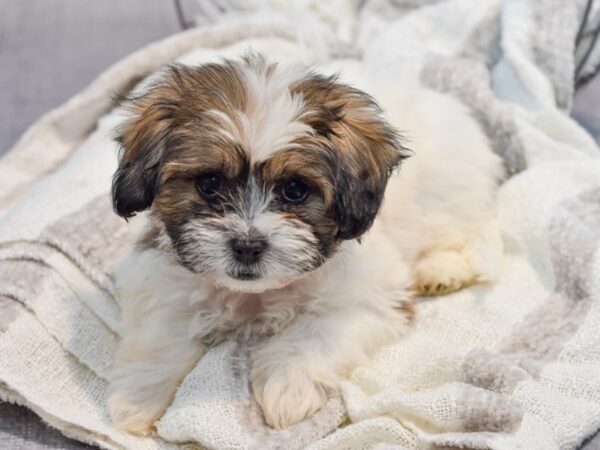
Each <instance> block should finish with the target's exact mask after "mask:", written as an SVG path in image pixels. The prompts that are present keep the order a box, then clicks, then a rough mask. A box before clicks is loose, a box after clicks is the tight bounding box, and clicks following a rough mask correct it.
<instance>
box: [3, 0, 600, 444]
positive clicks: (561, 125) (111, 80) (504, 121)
mask: <svg viewBox="0 0 600 450" xmlns="http://www.w3.org/2000/svg"><path fill="white" fill-rule="evenodd" d="M216 3H223V2H216ZM278 5H279V2H276V1H273V2H270V3H269V4H267V5H264V6H263V7H261V8H258V10H256V8H254V10H253V11H251V10H250V6H256V5H255V4H254V2H237V3H236V4H235V5H234V4H230V5H229V6H230V8H231V9H229V10H228V12H227V13H226V14H220V15H218V16H215V17H212V20H213V22H215V23H213V24H212V25H210V26H206V27H204V28H200V29H194V30H191V31H188V32H186V33H182V34H180V35H177V36H175V37H172V38H169V39H167V40H165V41H162V42H159V43H157V44H154V45H152V46H150V47H148V48H146V49H143V50H141V51H139V52H138V53H136V54H134V55H132V56H130V57H128V58H126V59H125V60H123V61H122V62H121V63H119V64H117V65H116V66H114V67H113V68H111V69H110V70H109V71H107V72H106V73H105V74H103V75H102V76H101V77H100V78H99V79H98V80H97V81H96V82H95V83H94V84H93V85H91V86H90V87H89V88H88V89H87V90H85V91H84V92H82V93H81V94H79V95H78V96H76V97H74V98H73V99H72V100H71V101H70V102H68V103H67V104H65V105H64V106H63V107H61V108H59V109H58V110H55V111H53V112H51V113H50V114H48V115H47V116H45V117H44V118H42V119H41V120H40V121H39V122H38V123H37V124H36V125H34V126H33V127H32V128H31V129H30V130H29V131H28V133H27V134H26V135H25V136H24V137H23V138H22V139H21V141H20V142H19V143H18V144H17V145H16V147H15V148H14V149H13V150H12V151H11V152H10V153H9V154H8V155H7V156H6V157H5V158H4V159H3V160H0V398H1V399H4V400H8V401H12V402H16V403H20V404H23V405H26V406H27V407H29V408H31V409H32V410H33V411H34V412H36V413H37V414H38V415H40V416H41V417H42V418H43V419H44V420H45V421H46V422H48V423H49V424H50V425H52V426H54V427H56V428H58V429H60V430H61V431H62V432H63V433H64V434H66V435H68V436H72V437H74V438H76V439H79V440H82V441H86V442H90V443H94V444H96V445H99V446H101V447H104V448H109V449H117V448H132V449H152V448H156V449H170V448H178V447H188V446H189V447H193V446H195V445H197V446H200V447H206V448H215V449H269V448H273V449H277V448H285V449H300V448H310V449H323V450H325V449H348V448H352V449H355V448H356V449H368V448H369V449H370V448H398V449H405V448H406V449H422V448H447V447H461V448H464V447H468V448H493V449H516V448H522V449H555V448H556V449H558V448H560V449H563V448H564V449H570V448H576V447H577V446H578V445H580V443H581V442H582V441H583V440H584V439H585V438H586V437H587V436H589V435H590V434H592V433H594V432H595V431H596V430H597V429H598V428H600V332H598V324H599V323H600V158H599V156H600V154H599V153H598V148H597V147H596V145H595V143H594V142H593V140H592V139H591V138H590V137H589V136H588V135H587V134H586V133H585V132H584V131H583V130H582V129H580V128H579V126H578V125H577V124H575V123H574V122H573V121H572V120H571V119H570V118H569V117H568V115H567V113H568V110H569V107H570V103H571V99H572V94H573V92H572V84H573V65H574V62H573V49H574V46H573V42H574V37H575V33H576V31H577V30H576V29H577V14H578V9H577V4H576V3H573V2H569V1H561V0H504V1H499V0H498V1H496V0H486V1H479V0H443V1H435V0H429V1H418V0H396V1H395V2H392V1H385V0H372V1H366V2H359V1H354V2H347V1H342V0H338V1H332V2H316V1H315V2H311V1H309V0H305V1H302V0H297V1H295V2H293V4H292V6H291V7H290V5H288V7H287V8H285V9H283V8H281V7H280V6H278ZM294 8H298V9H297V10H296V9H294ZM248 48H253V49H255V50H262V51H264V52H265V53H267V54H268V55H270V57H271V58H272V59H274V60H282V61H290V60H298V59H300V60H303V61H305V62H309V63H314V64H315V65H316V67H317V68H319V67H320V66H323V67H338V68H342V70H344V69H345V68H346V69H347V70H362V71H365V72H368V73H372V74H377V73H381V72H384V71H385V72H386V73H398V74H399V75H400V74H402V76H406V75H407V74H409V75H410V76H413V77H416V78H418V79H419V80H420V82H421V83H422V84H423V85H425V86H426V87H428V88H430V89H434V90H437V91H439V92H443V93H447V94H448V95H454V96H456V97H457V98H459V99H460V100H461V101H463V102H464V103H465V104H466V105H467V106H468V107H469V108H470V109H471V112H472V114H473V115H474V117H476V118H477V120H478V121H479V122H480V124H481V126H482V128H483V129H484V130H485V132H486V133H487V135H488V136H489V139H490V141H491V143H492V145H493V148H494V149H495V151H497V152H498V153H499V154H500V155H501V156H502V157H503V158H504V161H505V163H506V167H507V171H508V173H509V174H510V177H508V178H507V180H506V181H505V183H504V184H503V186H502V188H501V189H500V193H499V202H498V214H499V217H500V222H501V226H502V229H503V234H504V239H505V247H506V257H505V262H504V267H503V270H502V275H501V277H500V280H499V281H498V282H497V283H495V284H492V285H479V286H473V287H471V288H469V289H466V290H463V291H461V292H458V293H455V294H452V295H449V296H446V297H440V298H435V299H429V300H424V299H423V300H420V301H419V302H418V304H417V311H416V321H415V324H414V327H413V329H412V330H411V331H410V333H409V334H408V335H406V336H405V337H403V338H402V339H399V340H398V341H397V342H394V343H392V344H391V345H389V346H387V347H385V348H382V349H381V350H380V351H379V352H378V353H377V355H376V356H375V358H374V359H373V361H372V362H371V363H370V364H369V365H367V366H365V367H360V368H358V369H357V370H356V371H355V372H354V373H353V375H352V378H351V379H350V380H349V381H348V382H346V383H345V384H344V385H343V388H342V392H341V395H340V396H338V397H334V398H331V399H330V401H329V403H328V404H327V405H326V406H325V407H324V408H323V409H322V410H320V411H319V412H318V413H317V414H316V415H315V416H314V417H312V418H310V419H308V420H306V421H305V422H303V423H300V424H298V425H295V426H293V427H291V428H290V429H288V430H285V431H275V430H272V429H270V428H269V427H267V426H266V425H265V424H264V423H263V421H262V417H261V413H260V410H259V408H258V407H257V405H256V404H255V402H254V401H253V399H252V395H251V393H250V391H249V384H248V378H247V364H248V361H247V351H246V350H247V349H246V348H245V346H244V344H243V343H240V342H229V343H226V344H223V345H221V346H218V347H216V348H214V349H212V350H211V351H209V352H208V354H207V355H206V356H205V357H204V358H203V359H202V360H201V361H200V362H199V363H198V365H197V366H196V367H195V368H194V369H193V370H192V372H191V373H190V374H189V375H188V376H187V377H186V378H185V379H184V380H183V382H182V384H181V386H180V388H179V389H178V391H177V394H176V398H175V400H174V402H173V403H172V405H171V406H170V407H169V409H168V410H167V412H166V414H165V415H164V416H163V417H162V418H161V419H160V421H159V422H158V423H157V433H156V435H153V436H146V437H135V436H129V435H126V434H123V433H120V432H119V431H117V430H115V429H114V428H113V427H112V425H111V423H110V420H109V418H108V414H107V411H106V405H105V401H106V389H107V381H106V374H107V370H108V368H109V366H110V363H111V357H112V353H113V351H114V348H115V344H116V342H117V340H118V336H119V329H118V320H119V308H118V303H117V302H116V300H115V297H114V286H113V281H112V278H111V272H112V270H113V268H114V264H115V262H116V260H117V259H118V257H119V255H120V254H121V252H122V251H123V249H124V248H125V247H126V246H127V245H128V243H129V241H130V225H128V224H126V223H125V222H124V221H122V220H121V219H119V218H118V217H116V215H114V214H113V213H112V211H111V207H110V200H109V186H110V179H111V175H112V172H113V171H114V169H115V166H116V148H115V144H114V143H113V142H112V141H111V139H110V136H109V134H110V130H111V128H112V127H113V126H114V125H115V123H117V121H118V120H119V117H118V112H112V113H111V112H110V108H111V102H110V97H111V95H112V94H114V93H125V92H127V91H128V89H130V88H131V87H132V86H134V85H135V84H136V83H137V82H139V80H140V79H142V78H143V77H144V76H146V75H148V74H149V73H151V72H152V71H153V70H155V69H156V68H157V67H159V66H160V65H161V64H164V63H168V62H171V61H174V60H176V59H179V60H181V61H183V62H189V63H199V62H203V61H208V60H214V59H215V58H219V57H221V56H236V55H239V54H240V53H241V52H243V51H244V50H245V49H248ZM416 150H417V153H418V149H416ZM416 157H418V155H417V156H416Z"/></svg>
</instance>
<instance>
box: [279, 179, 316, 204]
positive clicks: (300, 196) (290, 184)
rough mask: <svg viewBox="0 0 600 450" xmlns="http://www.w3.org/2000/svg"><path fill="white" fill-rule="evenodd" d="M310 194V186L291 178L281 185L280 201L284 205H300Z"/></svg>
mask: <svg viewBox="0 0 600 450" xmlns="http://www.w3.org/2000/svg"><path fill="white" fill-rule="evenodd" d="M309 193H310V186H309V185H308V184H306V183H305V182H304V181H302V180H299V179H297V178H292V179H290V180H288V181H285V182H284V183H283V184H282V185H281V199H282V200H283V201H284V202H286V203H293V204H298V203H302V202H303V201H304V200H306V198H307V197H308V194H309Z"/></svg>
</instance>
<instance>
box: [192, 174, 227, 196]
mask: <svg viewBox="0 0 600 450" xmlns="http://www.w3.org/2000/svg"><path fill="white" fill-rule="evenodd" d="M222 185H223V175H221V174H220V173H216V172H210V173H205V174H203V175H200V176H199V177H198V178H196V188H197V189H198V192H200V194H201V195H202V196H203V197H205V198H207V199H213V198H216V197H217V196H218V195H219V190H220V189H221V186H222Z"/></svg>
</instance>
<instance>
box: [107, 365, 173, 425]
mask: <svg viewBox="0 0 600 450" xmlns="http://www.w3.org/2000/svg"><path fill="white" fill-rule="evenodd" d="M173 394H174V392H173V389H171V387H170V386H168V387H167V386H165V385H164V383H163V385H159V386H157V385H156V384H144V379H143V377H141V376H127V377H119V378H118V379H117V380H113V383H112V385H111V387H110V394H109V397H108V411H109V414H110V418H111V419H112V422H113V424H114V426H115V427H116V428H117V429H119V430H121V431H124V432H127V433H131V434H138V435H143V434H148V433H150V432H152V431H153V429H154V423H155V422H156V421H157V420H158V419H159V418H160V416H162V415H163V413H164V412H165V410H166V409H167V407H168V406H169V404H170V403H171V401H172V399H173Z"/></svg>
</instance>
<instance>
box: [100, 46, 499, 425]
mask: <svg viewBox="0 0 600 450" xmlns="http://www.w3.org/2000/svg"><path fill="white" fill-rule="evenodd" d="M427 96H429V97H427ZM432 96H433V97H432ZM425 97H426V98H424V100H423V102H424V104H427V103H431V105H430V107H431V108H430V109H432V110H437V109H439V108H440V107H442V108H446V109H449V111H447V112H448V113H450V114H453V113H456V114H458V113H462V114H463V115H464V120H463V122H465V123H464V124H462V131H463V132H464V133H465V135H464V137H466V138H469V139H470V140H471V143H470V144H469V145H471V146H472V147H473V148H474V150H472V151H471V152H469V151H466V152H463V153H465V155H463V157H462V158H463V159H465V160H466V162H465V164H466V166H468V167H467V168H466V169H465V170H466V171H467V173H465V175H466V176H469V174H470V172H469V170H471V171H472V173H475V172H481V174H480V175H478V176H479V179H480V183H479V184H480V186H475V187H474V186H472V185H470V186H469V187H468V189H467V187H466V186H465V188H464V191H465V192H461V190H460V188H461V187H460V186H459V188H458V191H457V192H456V195H458V196H460V195H463V194H464V193H466V192H467V191H471V190H472V189H473V188H475V189H476V190H478V191H479V192H477V193H473V192H469V194H468V195H469V198H468V199H465V200H464V202H465V203H467V202H468V205H469V208H479V212H471V213H469V214H466V215H465V214H463V213H462V212H460V211H459V212H458V213H457V214H458V217H457V218H453V219H448V220H447V221H446V223H443V224H442V223H441V222H444V220H445V219H444V217H445V216H444V215H447V214H452V211H447V209H448V207H449V205H446V204H444V205H442V204H441V203H440V201H439V200H440V197H443V196H446V195H448V191H447V190H448V186H450V185H452V182H451V181H449V180H450V179H451V178H452V179H453V178H454V177H455V176H456V175H457V174H456V173H455V172H453V173H452V174H450V173H449V174H448V175H446V176H445V178H444V176H443V175H442V176H441V178H440V175H439V173H438V174H435V170H433V171H432V169H439V168H441V167H442V166H441V165H442V164H443V161H444V159H443V158H441V160H440V161H441V162H439V163H437V164H439V165H436V164H431V163H427V160H424V161H425V162H424V163H423V164H421V166H419V164H415V165H414V167H415V169H414V170H412V175H411V173H409V174H408V176H407V177H406V181H404V182H401V181H398V182H397V183H395V186H390V190H391V192H392V195H393V197H394V198H392V203H393V204H390V202H389V201H388V202H387V203H386V205H390V207H389V208H388V207H387V206H386V209H389V210H390V212H389V213H387V214H385V213H384V214H383V215H382V217H381V218H380V219H378V220H377V221H376V222H375V225H374V221H375V217H376V215H377V213H378V211H379V210H380V207H381V205H382V201H383V196H384V192H385V191H386V185H387V184H388V180H389V179H390V176H391V175H392V172H393V171H394V169H395V168H396V167H397V166H398V165H399V163H400V162H401V161H402V159H403V158H405V157H407V156H408V155H409V152H408V151H407V150H406V149H405V148H404V147H403V145H402V144H401V141H400V139H399V136H398V134H397V133H396V131H395V129H394V128H393V127H392V126H391V125H390V124H389V123H388V122H387V121H386V120H385V119H384V118H383V115H382V111H381V109H380V108H379V106H378V105H377V104H376V103H375V101H374V100H373V99H372V98H371V97H370V96H369V95H367V94H366V93H364V92H361V91H359V90H357V89H355V88H352V87H350V86H348V85H345V84H342V83H340V82H338V81H337V80H336V78H335V77H325V76H322V75H319V74H317V73H313V72H308V71H306V70H305V69H298V68H292V69H284V68H280V67H278V66H277V65H276V64H269V63H268V62H266V61H265V59H264V58H262V57H260V56H256V55H254V56H249V57H246V58H244V59H242V60H240V61H224V62H222V63H219V64H207V65H203V66H199V67H186V66H172V67H170V68H169V69H168V70H167V71H166V72H164V73H163V74H162V75H161V76H160V77H159V78H158V80H157V81H155V82H154V83H153V84H152V85H150V86H149V87H147V88H146V89H145V90H144V92H143V93H141V94H140V95H138V96H136V97H134V98H132V99H130V100H128V101H127V102H126V106H127V107H128V110H129V114H130V115H129V118H128V119H127V120H126V121H125V122H124V123H123V125H122V127H121V128H120V130H119V141H120V144H121V146H122V149H123V152H122V156H121V160H120V164H119V168H118V170H117V172H116V173H115V176H114V180H113V200H114V208H115V211H116V212H117V213H118V214H119V215H120V216H122V217H125V218H128V217H131V216H133V215H135V214H136V213H138V212H141V211H146V210H147V212H146V213H144V216H145V222H146V223H145V226H144V229H143V231H142V232H141V234H140V237H139V241H138V244H137V246H136V248H135V249H134V250H133V251H132V252H131V254H130V255H129V256H128V257H127V259H126V260H125V261H124V262H123V264H122V265H121V268H120V269H119V271H118V274H117V283H118V288H119V291H120V297H121V302H122V311H123V324H122V325H123V330H122V332H123V338H122V341H121V343H120V347H119V350H118V354H117V357H116V360H115V366H114V370H113V374H112V379H111V396H110V401H109V403H110V405H109V406H110V412H111V416H112V418H113V420H114V422H115V423H116V425H117V426H118V427H120V428H122V429H125V430H127V431H131V432H135V433H142V432H145V431H147V430H148V429H150V428H151V427H152V425H153V423H154V422H155V420H156V419H157V418H158V417H160V415H161V414H162V413H163V412H164V410H165V408H166V407H167V406H168V405H169V403H170V402H171V401H172V398H173V395H174V392H175V389H176V387H177V385H178V384H179V382H180V381H181V379H182V378H183V377H184V376H185V375H186V374H187V373H188V371H189V370H190V369H191V368H192V367H193V366H194V364H195V363H196V362H197V361H198V359H199V358H200V357H201V356H202V354H203V353H204V352H205V350H206V348H207V347H208V346H210V345H214V344H215V343H218V342H220V341H222V340H224V339H226V338H230V337H235V336H236V335H237V336H238V337H239V336H243V337H250V336H261V337H262V340H261V341H260V344H259V345H258V346H257V347H256V350H255V351H254V353H253V355H252V372H251V380H252V386H253V390H254V395H255V397H256V400H257V401H258V403H259V404H260V405H261V407H262V409H263V412H264V416H265V420H266V422H267V423H268V424H270V425H272V426H273V427H276V428H284V427H286V426H289V425H291V424H294V423H296V422H298V421H300V420H302V419H304V418H306V417H307V416H309V415H311V414H312V413H314V412H315V411H316V410H318V409H319V408H320V407H321V406H322V405H323V403H324V402H325V400H326V398H327V393H328V392H329V391H330V390H333V389H336V387H337V385H338V383H339V381H340V380H341V379H343V378H344V377H347V376H348V374H349V371H350V370H351V369H352V368H354V367H355V366H356V365H358V364H361V363H363V362H364V361H365V360H366V359H367V358H368V356H369V355H370V354H371V353H372V351H373V350H374V349H376V348H377V347H379V346H381V345H383V344H384V343H386V342H388V341H390V340H391V339H392V338H393V337H394V336H396V335H398V333H401V332H402V331H403V330H404V329H405V328H406V324H407V323H408V321H409V318H410V311H411V308H410V303H409V297H410V292H411V291H410V289H411V286H417V287H418V288H419V289H420V291H421V292H423V293H436V292H443V291H450V290H455V289H457V288H460V287H461V286H462V285H465V284H468V283H471V282H474V281H478V280H481V279H484V278H487V277H488V275H487V274H486V271H485V270H483V269H481V267H480V266H481V264H480V262H478V260H477V258H478V256H477V254H476V253H477V252H476V251H475V250H473V249H474V248H475V245H474V243H475V242H478V240H481V239H480V237H481V236H483V235H485V234H486V233H488V234H489V232H488V231H485V230H489V229H490V226H489V224H490V223H491V224H492V228H493V223H494V222H493V213H491V211H492V205H493V195H494V185H495V180H496V179H497V178H498V176H499V174H500V173H501V168H500V164H499V161H498V159H497V158H496V157H495V156H494V155H493V154H492V153H491V152H490V151H489V148H488V145H487V142H486V141H485V137H484V136H483V134H482V133H481V132H480V131H479V129H478V128H477V126H476V125H475V124H474V123H473V122H472V120H471V119H470V118H469V117H468V114H466V112H465V111H462V110H460V108H462V107H461V106H460V105H458V104H457V103H456V102H454V101H453V100H445V99H443V98H438V97H436V94H434V93H428V94H426V95H425ZM396 100H398V99H396ZM403 100H404V104H406V103H407V102H408V103H411V102H412V100H408V99H403ZM444 102H445V103H444ZM391 103H392V104H393V105H396V106H392V107H391V109H392V112H394V111H393V110H394V108H396V109H397V108H398V106H397V105H398V104H402V103H403V102H391ZM396 112H397V114H396V116H397V117H402V115H403V114H404V112H403V111H396ZM427 114H428V113H427V112H426V113H425V116H427ZM437 114H438V116H439V113H437ZM455 120H456V121H457V123H456V124H454V125H453V127H452V128H453V130H452V133H454V134H456V133H457V130H456V127H457V126H458V128H459V130H460V125H461V124H460V119H455ZM417 128H418V127H415V129H417ZM417 134H418V133H417ZM425 134H426V133H425ZM442 134H443V133H442ZM449 145H450V146H451V145H452V144H449ZM425 147H427V143H426V145H425ZM433 147H436V148H437V146H436V145H433ZM417 150H421V149H420V148H417ZM475 150H477V151H478V152H480V153H481V155H477V156H472V154H473V155H474V154H475ZM482 155H483V156H482ZM446 158H453V159H456V158H457V156H456V155H454V156H447V157H446ZM458 158H459V160H460V157H458ZM468 158H471V160H472V161H471V160H469V159H468ZM459 162H460V161H459ZM419 167H420V169H419ZM453 167H457V166H456V164H454V166H453ZM419 170H423V171H424V174H423V176H425V177H427V176H429V177H435V179H434V178H432V179H431V180H425V182H426V186H424V187H423V189H422V190H421V188H420V187H419V185H420V183H422V182H423V180H421V179H420V177H419ZM442 170H443V169H442ZM482 171H483V172H482ZM438 172H439V171H438ZM400 178H402V177H394V179H398V180H400ZM445 179H447V180H448V181H447V182H444V180H445ZM392 184H394V183H392ZM454 184H456V182H454ZM465 184H466V182H465ZM421 191H422V192H423V194H421V193H420V192H421ZM423 195H425V196H426V197H425V198H424V197H423ZM455 202H456V201H455ZM450 203H452V202H450ZM459 203H460V201H459ZM455 206H456V205H453V206H452V208H454V207H455ZM428 207H431V208H430V209H431V211H427V208H428ZM458 208H459V210H460V204H459V205H458ZM461 215H462V216H461ZM430 219H431V220H430ZM430 222H431V224H430ZM371 227H373V229H372V231H371V233H369V234H368V235H366V236H363V235H364V234H365V233H366V232H367V230H369V229H370V228H371ZM436 227H437V228H436ZM482 230H483V231H482ZM438 231H439V232H440V236H442V238H441V240H440V239H436V237H435V236H436V232H438ZM492 233H493V232H492ZM361 238H362V239H361ZM361 240H362V243H360V242H359V241H361ZM480 259H481V258H480Z"/></svg>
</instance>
